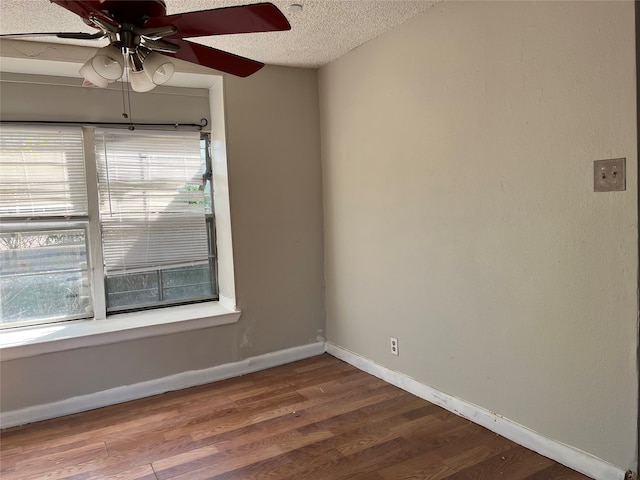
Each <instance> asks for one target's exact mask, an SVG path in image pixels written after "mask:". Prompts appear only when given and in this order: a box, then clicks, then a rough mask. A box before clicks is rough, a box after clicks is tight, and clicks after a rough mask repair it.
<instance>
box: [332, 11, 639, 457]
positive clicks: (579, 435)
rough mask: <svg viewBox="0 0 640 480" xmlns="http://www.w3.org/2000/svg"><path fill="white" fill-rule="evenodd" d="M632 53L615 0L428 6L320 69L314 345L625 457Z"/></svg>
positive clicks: (624, 16)
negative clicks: (320, 271)
mask: <svg viewBox="0 0 640 480" xmlns="http://www.w3.org/2000/svg"><path fill="white" fill-rule="evenodd" d="M634 44H635V36H634V7H633V2H630V1H627V2H567V3H564V2H540V3H535V2H444V3H440V4H439V5H437V6H436V7H435V8H434V9H432V10H431V11H429V12H427V13H426V14H423V15H422V16H420V17H417V18H416V19H414V20H413V21H410V22H409V23H407V24H405V25H403V26H402V27H400V28H398V29H397V30H395V31H393V32H391V33H389V34H387V35H384V36H383V37H380V38H378V39H377V40H375V41H373V42H370V43H368V44H366V45H364V46H363V47H361V48H359V49H357V50H354V51H352V52H351V53H349V54H347V55H345V56H344V57H342V58H341V59H339V60H338V61H336V62H333V63H332V64H330V65H329V66H327V67H324V68H322V69H321V70H320V106H321V128H322V157H323V169H324V206H325V245H326V246H325V265H326V267H325V268H326V273H325V277H326V282H327V307H326V308H327V336H328V340H329V341H331V342H333V343H335V344H337V345H339V346H341V347H344V348H346V349H348V350H351V351H353V352H355V353H357V354H360V355H362V356H364V357H367V358H369V359H371V360H373V361H375V362H378V363H380V364H382V365H384V366H386V367H388V368H391V369H394V370H398V371H400V372H402V373H404V374H407V375H409V376H411V377H413V378H415V379H417V380H418V381H420V382H422V383H424V384H427V385H430V386H433V387H435V388H437V389H439V390H441V391H444V392H446V393H448V394H451V395H453V396H456V397H459V398H462V399H464V400H466V401H468V402H471V403H474V404H476V405H479V406H481V407H484V408H485V409H488V410H490V411H494V412H496V413H497V414H498V415H502V416H504V417H506V418H508V419H510V420H513V421H515V422H517V423H520V424H522V425H524V426H526V427H529V428H530V429H533V430H535V431H537V432H539V433H541V434H542V435H544V436H547V437H550V438H552V439H555V440H558V441H561V442H564V443H567V444H569V445H572V446H574V447H577V448H579V449H582V450H584V451H586V452H589V453H591V454H593V455H595V456H597V457H600V458H602V459H604V460H606V461H608V462H611V463H613V464H615V465H618V466H620V467H622V468H623V469H626V468H628V467H631V466H633V465H635V451H636V449H635V445H636V438H635V422H636V414H637V408H638V398H637V377H636V347H637V345H636V344H637V300H636V287H637V281H636V279H637V266H638V258H637V221H638V212H637V207H636V198H637V184H636V178H637V152H636V117H635V115H636V110H635V105H636V102H635V98H636V90H635V56H634V53H635V52H634ZM615 157H626V158H627V165H628V170H627V173H628V183H627V191H626V192H623V193H598V194H595V193H593V160H596V159H601V158H615ZM390 336H395V337H398V338H399V345H400V356H399V357H393V356H391V355H390V353H389V337H390Z"/></svg>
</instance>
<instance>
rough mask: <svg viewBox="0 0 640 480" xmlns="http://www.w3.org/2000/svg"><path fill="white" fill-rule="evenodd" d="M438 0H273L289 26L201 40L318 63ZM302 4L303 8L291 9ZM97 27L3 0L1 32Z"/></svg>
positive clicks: (38, 1) (178, 7) (40, 3)
mask: <svg viewBox="0 0 640 480" xmlns="http://www.w3.org/2000/svg"><path fill="white" fill-rule="evenodd" d="M437 1H438V0H287V1H283V0H272V3H274V4H275V5H276V6H278V7H279V8H280V10H282V12H283V13H284V14H285V15H286V17H287V18H288V19H289V22H290V23H291V26H292V29H291V31H288V32H270V33H252V34H240V35H222V36H215V37H200V38H198V39H197V41H198V42H199V43H202V44H205V45H208V46H211V47H215V48H219V49H221V50H225V51H229V52H233V53H236V54H238V55H242V56H245V57H249V58H252V59H255V60H258V61H261V62H264V63H267V64H272V65H289V66H297V67H318V66H321V65H324V64H326V63H328V62H330V61H332V60H335V59H336V58H338V57H340V56H341V55H343V54H345V53H347V52H349V51H350V50H352V49H354V48H356V47H358V46H359V45H362V44H363V43H365V42H367V41H369V40H371V39H373V38H376V37H378V36H379V35H381V34H383V33H385V32H387V31H389V30H391V29H392V28H394V27H396V26H398V25H400V24H401V23H403V22H405V21H406V20H408V19H409V18H411V17H413V16H415V15H418V14H420V13H422V12H424V11H426V10H428V9H429V8H430V7H431V6H433V5H434V4H435V3H437ZM165 2H166V5H167V14H169V15H171V14H175V13H182V12H188V11H194V10H207V9H211V8H219V7H227V6H231V5H243V4H248V3H260V0H255V1H251V0H249V1H242V0H165ZM294 3H296V4H300V5H302V6H303V9H302V11H299V12H294V11H291V10H290V9H289V6H290V5H291V4H294ZM27 32H29V33H31V32H88V33H94V32H95V30H94V29H92V28H91V27H88V26H87V25H85V24H84V23H83V22H82V20H81V19H80V18H79V17H78V16H76V15H74V14H73V13H71V12H69V11H67V10H65V9H64V8H62V7H60V6H58V5H55V4H52V3H50V2H49V1H48V0H0V33H2V34H8V33H27ZM31 40H42V41H46V42H55V43H71V44H75V45H92V46H102V45H103V44H104V41H102V42H103V43H100V42H96V41H94V42H86V41H77V40H61V39H57V38H56V37H42V38H39V39H31Z"/></svg>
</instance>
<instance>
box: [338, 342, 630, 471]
mask: <svg viewBox="0 0 640 480" xmlns="http://www.w3.org/2000/svg"><path fill="white" fill-rule="evenodd" d="M326 350H327V353H329V354H330V355H333V356H334V357H336V358H339V359H340V360H343V361H345V362H347V363H349V364H351V365H353V366H354V367H356V368H358V369H360V370H363V371H365V372H367V373H370V374H371V375H374V376H376V377H378V378H380V379H382V380H384V381H385V382H387V383H390V384H392V385H395V386H396V387H399V388H401V389H403V390H406V391H407V392H409V393H412V394H413V395H416V396H417V397H420V398H423V399H425V400H427V401H429V402H431V403H433V404H435V405H438V406H440V407H442V408H444V409H446V410H449V411H450V412H453V413H455V414H456V415H459V416H461V417H464V418H466V419H468V420H470V421H472V422H474V423H477V424H478V425H481V426H483V427H485V428H487V429H488V430H491V431H492V432H495V433H497V434H499V435H502V436H503V437H506V438H508V439H509V440H511V441H513V442H516V443H517V444H519V445H522V446H523V447H526V448H528V449H530V450H533V451H534V452H537V453H539V454H541V455H544V456H545V457H548V458H550V459H552V460H555V461H556V462H558V463H561V464H563V465H565V466H567V467H569V468H571V469H573V470H576V471H578V472H581V473H583V474H585V475H588V476H589V477H591V478H595V479H597V480H624V478H625V472H624V471H623V470H621V469H620V468H619V467H617V466H615V465H612V464H610V463H608V462H605V461H604V460H602V459H600V458H597V457H595V456H593V455H591V454H589V453H586V452H583V451H582V450H578V449H577V448H574V447H571V446H569V445H566V444H564V443H562V442H558V441H556V440H552V439H550V438H547V437H544V436H543V435H540V434H539V433H537V432H534V431H533V430H531V429H529V428H527V427H525V426H522V425H520V424H518V423H515V422H513V421H511V420H508V419H506V418H504V417H501V416H499V415H496V414H495V413H492V412H490V411H488V410H485V409H484V408H481V407H478V406H477V405H473V404H471V403H469V402H466V401H464V400H461V399H459V398H455V397H452V396H451V395H447V394H446V393H443V392H440V391H439V390H436V389H435V388H432V387H429V386H427V385H424V384H422V383H419V382H417V381H416V380H414V379H412V378H411V377H408V376H406V375H404V374H402V373H399V372H396V371H393V370H390V369H388V368H386V367H383V366H382V365H378V364H377V363H375V362H373V361H371V360H369V359H367V358H364V357H361V356H360V355H357V354H355V353H353V352H350V351H348V350H345V349H344V348H342V347H339V346H337V345H334V344H332V343H330V342H327V344H326Z"/></svg>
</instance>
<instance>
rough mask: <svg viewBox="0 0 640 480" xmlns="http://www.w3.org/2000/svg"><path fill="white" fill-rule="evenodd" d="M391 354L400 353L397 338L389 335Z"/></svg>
mask: <svg viewBox="0 0 640 480" xmlns="http://www.w3.org/2000/svg"><path fill="white" fill-rule="evenodd" d="M390 341H391V345H390V346H391V354H392V355H400V347H399V346H398V339H397V338H395V337H391V339H390Z"/></svg>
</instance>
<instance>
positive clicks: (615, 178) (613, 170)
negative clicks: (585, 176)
mask: <svg viewBox="0 0 640 480" xmlns="http://www.w3.org/2000/svg"><path fill="white" fill-rule="evenodd" d="M626 177H627V176H626V159H625V158H611V159H608V160H596V161H595V162H593V191H594V192H622V191H624V190H626V189H627V181H626V180H627V178H626Z"/></svg>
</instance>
